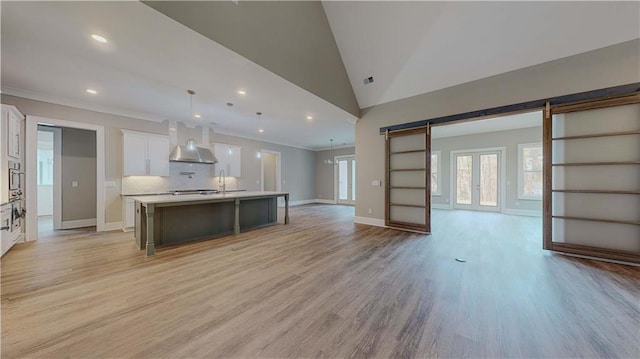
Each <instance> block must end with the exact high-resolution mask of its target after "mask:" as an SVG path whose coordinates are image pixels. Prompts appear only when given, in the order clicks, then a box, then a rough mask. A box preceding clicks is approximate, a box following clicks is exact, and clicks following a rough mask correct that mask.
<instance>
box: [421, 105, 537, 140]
mask: <svg viewBox="0 0 640 359" xmlns="http://www.w3.org/2000/svg"><path fill="white" fill-rule="evenodd" d="M529 127H542V111H535V112H528V113H520V114H516V115H508V116H500V117H495V118H489V119H484V120H473V121H468V122H459V123H452V124H447V125H441V126H433V127H432V130H431V137H432V138H445V137H454V136H464V135H476V134H479V133H487V132H496V131H507V130H515V129H520V128H529ZM540 137H541V138H542V132H540Z"/></svg>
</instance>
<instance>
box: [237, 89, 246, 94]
mask: <svg viewBox="0 0 640 359" xmlns="http://www.w3.org/2000/svg"><path fill="white" fill-rule="evenodd" d="M238 93H239V94H240V95H246V94H247V92H246V91H245V90H238Z"/></svg>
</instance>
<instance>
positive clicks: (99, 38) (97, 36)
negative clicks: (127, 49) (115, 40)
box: [91, 34, 107, 44]
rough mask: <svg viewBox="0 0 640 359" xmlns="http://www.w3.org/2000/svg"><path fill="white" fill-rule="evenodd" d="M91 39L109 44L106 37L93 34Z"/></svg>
mask: <svg viewBox="0 0 640 359" xmlns="http://www.w3.org/2000/svg"><path fill="white" fill-rule="evenodd" d="M91 38H92V39H94V40H96V41H97V42H101V43H103V44H106V43H107V39H105V38H104V37H102V36H100V35H96V34H93V35H91Z"/></svg>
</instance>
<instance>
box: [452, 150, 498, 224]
mask: <svg viewBox="0 0 640 359" xmlns="http://www.w3.org/2000/svg"><path fill="white" fill-rule="evenodd" d="M504 151H505V149H504V148H498V149H483V150H474V151H452V153H451V154H452V156H451V161H452V164H451V168H452V169H453V176H452V180H453V185H452V187H451V188H453V207H454V208H456V209H466V210H473V211H490V212H500V211H501V210H502V197H503V195H502V189H503V187H504V181H503V172H504V171H503V168H504V165H503V164H502V162H503V161H502V160H503V158H504V154H503V153H504Z"/></svg>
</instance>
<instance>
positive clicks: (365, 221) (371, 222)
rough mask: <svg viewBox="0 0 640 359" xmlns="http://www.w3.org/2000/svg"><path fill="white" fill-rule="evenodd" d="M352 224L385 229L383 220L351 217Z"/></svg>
mask: <svg viewBox="0 0 640 359" xmlns="http://www.w3.org/2000/svg"><path fill="white" fill-rule="evenodd" d="M353 223H358V224H366V225H369V226H376V227H385V228H386V227H387V226H385V225H384V219H378V218H370V217H359V216H355V217H353Z"/></svg>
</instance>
